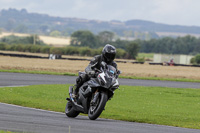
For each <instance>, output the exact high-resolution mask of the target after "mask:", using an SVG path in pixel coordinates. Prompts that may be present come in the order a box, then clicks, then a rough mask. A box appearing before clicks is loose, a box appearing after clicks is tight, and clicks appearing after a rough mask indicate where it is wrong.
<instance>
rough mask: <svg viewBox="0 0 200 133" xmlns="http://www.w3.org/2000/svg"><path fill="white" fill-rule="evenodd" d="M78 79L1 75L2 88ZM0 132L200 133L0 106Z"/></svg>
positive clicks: (159, 83) (146, 83)
mask: <svg viewBox="0 0 200 133" xmlns="http://www.w3.org/2000/svg"><path fill="white" fill-rule="evenodd" d="M75 79H76V77H70V76H54V75H39V74H21V73H0V87H4V86H24V85H34V84H66V83H70V84H73V83H74V81H75ZM120 83H121V84H123V85H136V86H168V87H177V88H200V87H199V86H200V84H199V83H184V82H163V81H147V80H128V79H120ZM0 130H9V131H17V132H36V133H37V132H39V133H69V132H70V133H123V132H124V133H199V132H200V130H196V129H187V128H179V127H171V126H162V125H154V124H145V123H136V122H124V121H116V120H108V119H100V118H98V119H97V120H95V121H92V120H89V118H88V117H86V116H78V117H77V118H74V119H72V118H68V117H66V116H65V114H64V113H58V112H51V111H45V110H38V109H33V108H26V107H20V106H16V105H10V104H4V103H0Z"/></svg>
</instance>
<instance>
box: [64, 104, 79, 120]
mask: <svg viewBox="0 0 200 133" xmlns="http://www.w3.org/2000/svg"><path fill="white" fill-rule="evenodd" d="M79 113H80V112H78V111H75V110H74V108H73V106H72V103H71V102H70V101H68V102H67V104H66V107H65V114H66V115H67V116H68V117H72V118H74V117H77V116H78V115H79Z"/></svg>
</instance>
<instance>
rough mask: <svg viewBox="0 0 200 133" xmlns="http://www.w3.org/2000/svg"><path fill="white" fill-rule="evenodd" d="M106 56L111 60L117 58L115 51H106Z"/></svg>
mask: <svg viewBox="0 0 200 133" xmlns="http://www.w3.org/2000/svg"><path fill="white" fill-rule="evenodd" d="M105 56H106V58H107V59H108V60H109V61H113V60H114V59H115V53H106V54H105Z"/></svg>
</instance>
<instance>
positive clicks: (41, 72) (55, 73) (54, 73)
mask: <svg viewBox="0 0 200 133" xmlns="http://www.w3.org/2000/svg"><path fill="white" fill-rule="evenodd" d="M0 72H12V73H31V74H48V75H67V76H78V74H77V73H67V72H66V73H59V72H49V71H27V70H17V69H11V70H2V69H0ZM119 78H126V79H142V80H162V81H179V82H198V83H200V80H194V79H186V78H179V79H178V78H160V77H131V76H119Z"/></svg>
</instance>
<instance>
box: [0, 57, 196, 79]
mask: <svg viewBox="0 0 200 133" xmlns="http://www.w3.org/2000/svg"><path fill="white" fill-rule="evenodd" d="M45 56H47V55H45ZM82 58H83V57H82ZM88 63H89V61H72V60H49V59H30V58H18V57H9V56H0V69H1V70H11V69H16V70H27V71H47V72H58V73H78V71H84V69H85V67H86V66H87V65H88ZM118 68H119V69H120V70H121V71H122V75H121V76H129V77H147V78H148V77H153V78H167V79H191V80H200V68H197V67H181V66H159V65H156V66H155V65H149V64H147V63H146V64H132V63H118Z"/></svg>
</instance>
